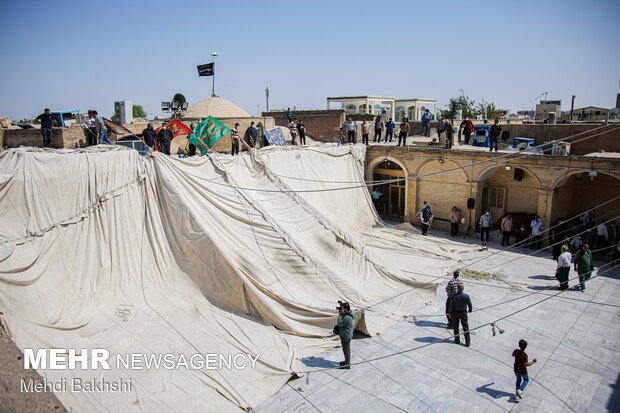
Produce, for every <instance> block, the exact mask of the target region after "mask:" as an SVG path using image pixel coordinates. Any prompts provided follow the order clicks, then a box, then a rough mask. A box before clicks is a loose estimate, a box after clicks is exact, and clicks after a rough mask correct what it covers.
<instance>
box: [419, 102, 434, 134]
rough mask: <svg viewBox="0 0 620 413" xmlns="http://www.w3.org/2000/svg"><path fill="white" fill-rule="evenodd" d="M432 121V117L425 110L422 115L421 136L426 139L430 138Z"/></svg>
mask: <svg viewBox="0 0 620 413" xmlns="http://www.w3.org/2000/svg"><path fill="white" fill-rule="evenodd" d="M432 120H433V115H431V113H430V112H429V110H428V109H425V110H424V115H422V136H426V137H427V138H430V137H431V121H432Z"/></svg>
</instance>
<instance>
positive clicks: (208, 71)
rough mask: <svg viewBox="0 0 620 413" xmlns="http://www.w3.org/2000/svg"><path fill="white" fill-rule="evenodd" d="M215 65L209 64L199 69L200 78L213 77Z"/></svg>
mask: <svg viewBox="0 0 620 413" xmlns="http://www.w3.org/2000/svg"><path fill="white" fill-rule="evenodd" d="M213 66H214V63H207V64H206V65H200V66H197V67H198V76H213Z"/></svg>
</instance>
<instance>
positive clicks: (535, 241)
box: [530, 215, 545, 250]
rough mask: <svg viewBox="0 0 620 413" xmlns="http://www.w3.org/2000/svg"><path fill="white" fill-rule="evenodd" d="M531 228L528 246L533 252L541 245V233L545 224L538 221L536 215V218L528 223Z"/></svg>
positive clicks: (538, 217)
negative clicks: (530, 238)
mask: <svg viewBox="0 0 620 413" xmlns="http://www.w3.org/2000/svg"><path fill="white" fill-rule="evenodd" d="M530 226H531V227H532V240H531V241H530V246H531V247H532V248H534V249H535V250H539V249H540V247H541V244H542V232H543V229H544V228H545V224H543V222H542V221H541V220H540V216H539V215H536V218H534V219H533V220H532V222H531V223H530Z"/></svg>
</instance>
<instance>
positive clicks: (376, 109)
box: [372, 105, 381, 115]
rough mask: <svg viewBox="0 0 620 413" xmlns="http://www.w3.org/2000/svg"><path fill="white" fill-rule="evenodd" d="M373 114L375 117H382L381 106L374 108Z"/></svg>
mask: <svg viewBox="0 0 620 413" xmlns="http://www.w3.org/2000/svg"><path fill="white" fill-rule="evenodd" d="M372 113H373V114H374V115H380V114H381V105H375V106H373V108H372Z"/></svg>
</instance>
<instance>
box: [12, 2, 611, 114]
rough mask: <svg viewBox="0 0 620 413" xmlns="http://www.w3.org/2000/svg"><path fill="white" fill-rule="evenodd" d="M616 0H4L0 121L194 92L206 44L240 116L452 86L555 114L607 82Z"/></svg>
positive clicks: (201, 89) (206, 87) (597, 95)
mask: <svg viewBox="0 0 620 413" xmlns="http://www.w3.org/2000/svg"><path fill="white" fill-rule="evenodd" d="M619 18H620V1H618V0H608V1H604V0H590V1H587V2H584V1H572V0H566V1H540V0H537V1H530V0H522V1H510V2H509V1H491V0H488V1H476V0H472V1H431V0H427V1H413V0H409V1H383V2H377V1H373V2H367V1H338V0H331V1H322V0H317V1H314V0H313V1H303V2H295V1H282V2H279V1H180V2H171V1H166V2H162V1H158V0H154V1H132V0H123V1H117V0H106V1H102V2H87V1H86V2H85V1H80V2H74V1H62V2H56V1H21V2H9V1H3V2H2V5H1V7H0V39H2V49H1V51H0V53H1V56H2V58H1V60H0V80H1V83H0V85H1V86H0V87H1V91H2V92H1V94H0V116H8V117H11V118H17V119H21V118H23V117H31V116H35V115H37V114H39V113H41V111H42V109H43V108H44V107H50V108H52V109H53V110H60V109H80V110H85V109H88V108H95V109H97V110H99V112H100V113H102V114H104V115H110V114H112V112H113V102H114V101H116V100H131V101H133V102H136V103H140V104H142V105H143V106H144V108H145V110H146V111H147V112H149V113H153V114H160V102H161V101H162V100H170V99H171V98H172V96H173V95H174V93H176V92H181V93H183V94H184V95H185V96H186V97H187V99H188V101H189V103H190V104H192V103H194V102H196V101H198V100H200V99H203V98H205V97H208V96H209V95H210V93H211V78H207V77H201V78H199V77H198V76H197V72H196V65H198V64H202V63H208V62H209V61H210V53H211V52H212V51H216V52H217V53H219V58H218V61H217V64H216V79H215V81H216V84H215V87H216V93H217V94H218V95H221V96H223V97H225V98H227V99H230V100H231V101H233V102H235V103H237V104H238V105H240V106H242V107H243V108H245V109H246V110H247V111H248V112H250V113H252V114H254V113H256V112H257V105H260V110H264V109H265V92H264V91H265V87H266V86H269V89H270V92H271V97H270V107H271V108H284V107H287V106H291V107H293V106H296V107H297V108H324V107H325V105H326V103H325V98H326V97H327V96H340V95H365V94H370V95H387V96H395V97H397V98H399V97H400V98H403V97H404V98H409V97H424V98H436V99H438V102H439V104H440V106H443V105H444V104H446V103H447V101H448V99H449V98H450V97H451V96H456V95H457V94H458V93H459V89H463V90H464V92H465V95H467V96H469V97H471V98H473V99H475V100H477V101H480V100H482V99H484V100H486V101H493V102H495V103H496V105H497V106H499V107H502V108H510V109H513V110H520V109H521V108H522V107H526V108H528V107H529V108H531V107H533V106H534V104H535V101H534V98H535V97H536V96H538V95H539V94H541V93H542V92H545V91H548V92H549V95H548V97H549V99H562V103H563V109H568V108H569V106H570V97H571V95H573V94H575V95H577V100H576V105H577V106H585V105H596V106H604V107H612V106H614V104H615V99H616V93H619V92H620V89H619V87H618V82H619V80H620V43H618V42H619V39H620V24H618V21H619Z"/></svg>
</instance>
